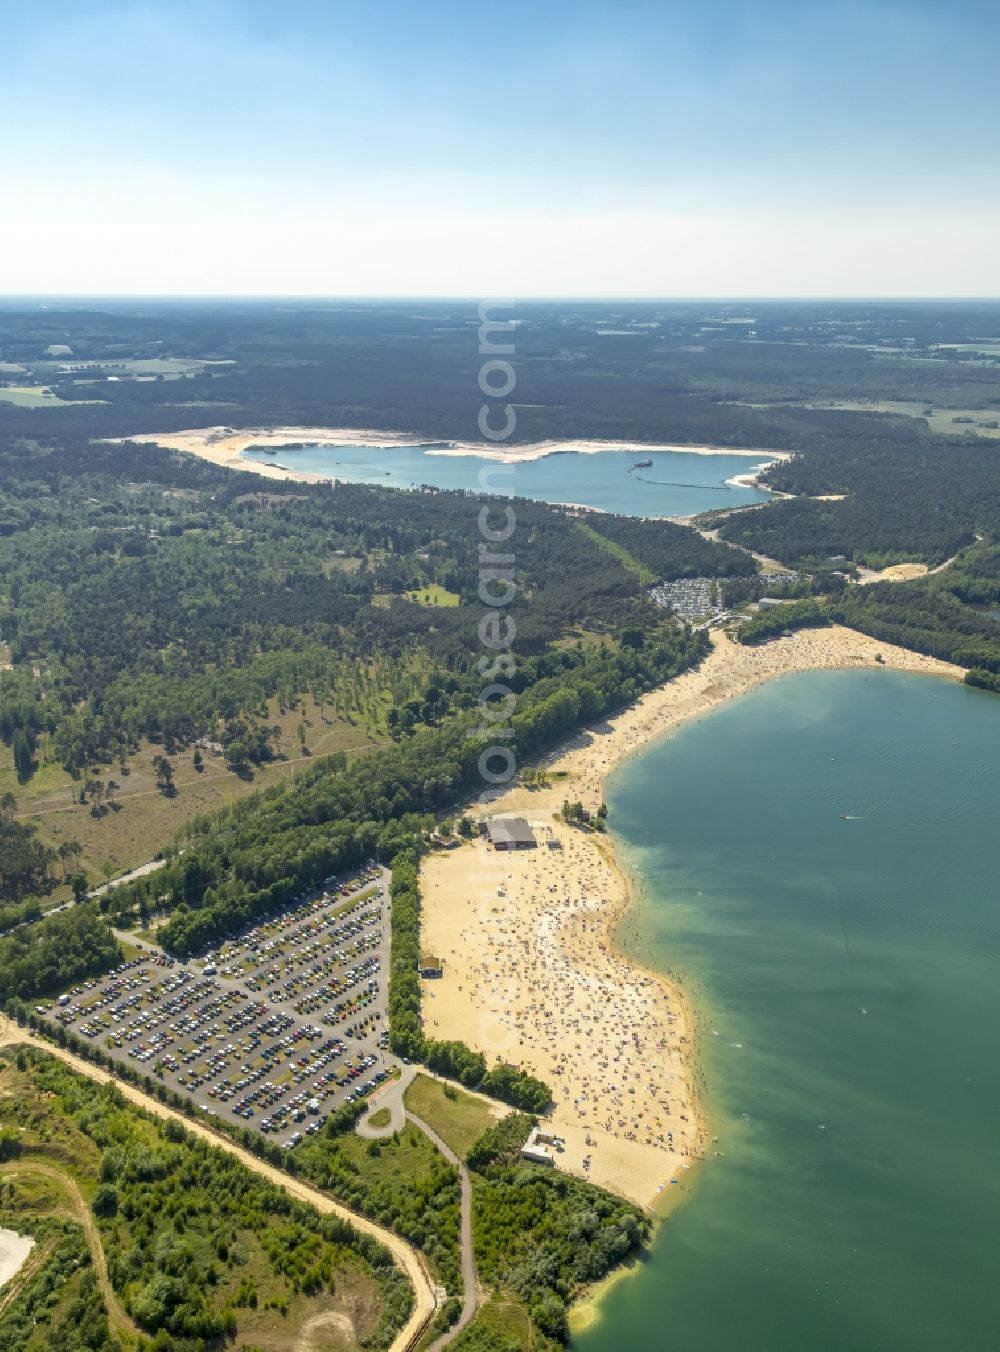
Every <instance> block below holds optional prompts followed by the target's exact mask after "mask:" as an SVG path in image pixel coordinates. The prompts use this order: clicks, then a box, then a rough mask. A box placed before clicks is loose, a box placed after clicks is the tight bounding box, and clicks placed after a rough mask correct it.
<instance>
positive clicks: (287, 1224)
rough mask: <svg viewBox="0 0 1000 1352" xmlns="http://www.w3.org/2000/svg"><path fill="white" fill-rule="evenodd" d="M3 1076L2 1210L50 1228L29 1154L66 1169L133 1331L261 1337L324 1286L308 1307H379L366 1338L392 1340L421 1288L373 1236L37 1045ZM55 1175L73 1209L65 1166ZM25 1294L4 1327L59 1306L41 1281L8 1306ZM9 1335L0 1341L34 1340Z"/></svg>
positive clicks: (51, 1262)
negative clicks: (9, 1166) (11, 1160)
mask: <svg viewBox="0 0 1000 1352" xmlns="http://www.w3.org/2000/svg"><path fill="white" fill-rule="evenodd" d="M0 1077H2V1082H3V1089H4V1100H5V1104H6V1105H7V1106H6V1107H5V1126H6V1127H7V1128H8V1129H9V1130H10V1131H11V1133H12V1137H13V1138H14V1139H13V1152H14V1156H15V1158H16V1159H17V1161H18V1175H17V1176H16V1178H15V1179H13V1180H11V1181H10V1182H7V1183H4V1182H3V1181H2V1180H0V1223H2V1224H5V1225H6V1224H12V1223H13V1224H14V1225H15V1226H16V1228H17V1229H18V1230H20V1231H21V1232H25V1231H27V1232H28V1233H33V1234H37V1236H38V1238H39V1239H42V1238H44V1235H45V1227H46V1225H48V1224H51V1222H49V1221H48V1220H47V1218H46V1216H45V1211H46V1209H47V1207H46V1205H45V1204H44V1203H43V1199H44V1198H45V1197H46V1193H44V1192H43V1193H42V1194H41V1195H39V1193H38V1191H37V1188H35V1189H33V1187H32V1167H33V1165H34V1164H35V1163H36V1162H38V1164H39V1165H41V1166H43V1167H44V1168H47V1169H48V1171H49V1173H48V1176H49V1177H50V1178H51V1176H52V1174H53V1172H55V1173H58V1170H59V1169H63V1170H65V1171H66V1172H67V1176H68V1177H70V1178H71V1179H72V1180H73V1184H75V1185H76V1186H79V1187H80V1188H81V1189H82V1190H83V1191H84V1193H85V1196H86V1198H87V1201H88V1203H89V1206H90V1210H91V1212H92V1214H93V1216H94V1218H95V1220H96V1223H97V1226H98V1230H99V1237H100V1242H101V1246H102V1248H103V1249H104V1251H105V1255H106V1261H107V1271H108V1277H109V1279H110V1283H111V1286H112V1288H113V1290H114V1292H115V1294H116V1296H117V1297H118V1299H119V1301H120V1302H121V1305H122V1307H123V1308H124V1310H125V1311H126V1312H127V1314H128V1315H129V1316H130V1317H131V1319H132V1320H134V1322H135V1323H136V1324H137V1325H138V1326H139V1328H140V1329H141V1330H143V1331H144V1332H145V1333H146V1334H147V1335H148V1336H150V1337H151V1338H153V1337H154V1335H158V1341H155V1342H154V1343H153V1346H157V1347H161V1346H162V1347H168V1346H169V1347H171V1348H176V1349H177V1352H195V1349H197V1348H203V1347H205V1346H207V1345H213V1344H215V1343H216V1342H220V1343H221V1341H222V1340H226V1341H231V1340H234V1339H238V1340H239V1341H240V1342H242V1343H247V1342H255V1341H258V1340H259V1341H260V1342H262V1343H266V1341H267V1338H268V1331H269V1329H270V1331H271V1332H272V1333H277V1332H278V1331H279V1330H280V1329H281V1326H282V1324H283V1323H284V1321H285V1320H286V1319H287V1317H288V1315H289V1312H290V1311H291V1312H292V1317H293V1319H295V1318H298V1319H299V1320H303V1319H304V1318H306V1317H307V1316H308V1311H309V1309H310V1306H309V1301H310V1300H311V1299H312V1298H315V1297H324V1300H323V1302H322V1303H320V1304H317V1305H316V1306H315V1308H316V1309H318V1310H322V1309H325V1308H328V1300H329V1297H331V1296H333V1295H336V1296H337V1297H338V1304H339V1306H340V1308H341V1309H343V1310H345V1311H346V1312H348V1314H349V1315H350V1316H353V1317H355V1318H358V1316H359V1315H361V1312H362V1311H364V1310H365V1307H366V1306H367V1307H368V1309H369V1310H370V1309H371V1308H372V1307H374V1309H375V1312H376V1313H375V1318H374V1319H372V1318H371V1315H370V1314H368V1315H367V1316H366V1317H364V1324H363V1326H362V1327H360V1328H359V1329H358V1341H359V1344H360V1345H361V1346H362V1347H371V1348H379V1347H387V1346H388V1345H389V1344H390V1343H391V1341H392V1339H393V1336H394V1334H395V1333H396V1331H397V1330H398V1329H399V1328H400V1327H401V1325H402V1324H403V1322H404V1321H405V1319H406V1317H407V1315H408V1313H409V1311H410V1309H411V1306H412V1293H411V1291H410V1289H409V1286H408V1283H407V1281H406V1278H405V1277H404V1276H403V1274H402V1273H401V1272H400V1271H399V1270H398V1269H397V1268H396V1267H395V1266H394V1265H393V1263H392V1260H391V1257H390V1255H389V1253H388V1252H387V1251H386V1250H385V1249H383V1248H382V1246H381V1245H380V1244H378V1243H377V1241H374V1240H372V1239H371V1238H369V1237H368V1236H366V1235H361V1234H360V1233H358V1232H357V1231H355V1230H354V1229H352V1227H351V1226H349V1225H347V1224H346V1223H345V1222H343V1221H341V1220H339V1219H338V1218H336V1217H334V1216H330V1215H321V1214H319V1213H318V1212H315V1211H313V1210H312V1209H311V1208H310V1207H308V1206H305V1205H304V1204H302V1203H300V1202H296V1201H293V1200H292V1198H291V1197H289V1195H288V1194H287V1193H286V1192H284V1191H283V1190H282V1189H281V1188H278V1187H276V1186H275V1185H274V1184H272V1183H269V1182H267V1181H266V1180H265V1179H262V1178H260V1177H259V1176H258V1175H256V1174H253V1173H251V1172H250V1171H249V1170H248V1169H247V1168H246V1167H245V1166H244V1165H242V1164H241V1163H240V1162H239V1161H238V1160H237V1159H236V1158H235V1157H234V1156H233V1155H232V1154H229V1153H226V1152H224V1151H222V1150H219V1149H217V1148H215V1147H212V1146H210V1145H208V1144H206V1142H205V1141H204V1140H202V1139H201V1138H199V1137H196V1136H194V1135H192V1134H189V1133H188V1132H186V1131H185V1129H184V1128H183V1127H182V1126H181V1125H180V1124H179V1123H177V1122H171V1121H168V1122H162V1121H161V1120H159V1119H157V1118H152V1117H150V1116H149V1115H147V1114H146V1113H144V1112H141V1111H140V1110H138V1109H137V1108H135V1107H133V1106H132V1105H130V1104H129V1103H127V1102H126V1100H125V1099H124V1098H123V1096H122V1095H121V1093H120V1091H119V1090H118V1089H117V1088H115V1087H114V1086H102V1085H97V1084H95V1083H94V1082H93V1081H91V1080H89V1079H86V1078H85V1077H83V1076H81V1075H78V1074H76V1073H74V1072H73V1071H71V1070H69V1069H68V1068H67V1067H66V1066H64V1065H63V1064H62V1063H61V1062H59V1061H57V1060H55V1058H53V1057H51V1056H48V1055H46V1054H45V1053H43V1052H39V1051H36V1050H34V1049H18V1050H17V1051H16V1052H8V1053H6V1055H5V1057H4V1058H0ZM73 1184H71V1186H72V1185H73ZM49 1187H50V1188H51V1187H54V1188H55V1193H54V1194H52V1196H53V1201H54V1202H55V1204H56V1208H57V1210H62V1212H63V1214H66V1207H65V1199H60V1198H59V1197H58V1193H59V1191H60V1184H59V1183H58V1179H56V1181H55V1182H54V1183H53V1184H50V1185H49ZM60 1200H61V1201H62V1203H63V1204H62V1207H61V1208H59V1206H58V1203H59V1201H60ZM39 1226H40V1227H41V1230H40V1231H39V1230H38V1229H36V1227H39ZM79 1233H80V1231H79V1229H78V1228H77V1227H76V1226H75V1225H69V1226H68V1227H67V1229H66V1235H67V1239H70V1238H72V1237H73V1235H74V1234H76V1235H79ZM84 1247H85V1246H84ZM50 1266H51V1267H53V1268H54V1269H55V1270H56V1271H57V1272H59V1271H62V1270H63V1269H64V1267H65V1263H64V1261H63V1259H62V1257H61V1254H60V1250H59V1249H58V1248H57V1249H56V1251H55V1254H54V1255H53V1256H52V1257H48V1258H46V1259H45V1270H48V1269H49V1267H50ZM43 1288H44V1283H43ZM40 1294H42V1295H43V1296H44V1294H46V1292H45V1291H44V1289H43V1291H42V1292H41V1293H40ZM95 1294H96V1296H97V1299H96V1300H94V1296H95ZM85 1296H87V1297H89V1303H88V1305H87V1309H86V1314H85V1318H86V1319H87V1321H89V1322H93V1324H94V1326H95V1328H99V1327H100V1326H101V1317H102V1314H103V1309H102V1304H101V1301H100V1296H99V1293H95V1292H93V1291H92V1290H91V1288H90V1287H89V1286H88V1285H84V1287H83V1289H82V1290H81V1292H80V1295H79V1296H78V1297H77V1300H78V1303H79V1304H80V1305H81V1307H82V1305H83V1299H84V1297H85ZM19 1306H24V1307H25V1310H26V1313H25V1318H24V1319H22V1318H21V1317H20V1315H19V1314H18V1313H17V1312H15V1313H14V1315H13V1316H8V1315H7V1314H6V1313H5V1316H4V1321H3V1323H4V1329H5V1330H6V1329H8V1327H14V1328H20V1327H22V1324H24V1323H25V1322H27V1320H28V1319H29V1318H33V1319H34V1320H40V1322H41V1323H42V1325H43V1327H44V1326H45V1324H46V1323H47V1321H48V1320H49V1318H50V1316H49V1314H48V1313H47V1302H45V1301H44V1300H43V1302H42V1303H41V1304H39V1303H38V1296H37V1293H36V1292H35V1291H34V1290H29V1291H26V1292H24V1293H22V1294H21V1295H20V1296H19V1298H18V1301H17V1306H16V1307H15V1311H16V1310H17V1307H19ZM79 1313H80V1314H83V1309H82V1308H81V1310H80V1311H79ZM9 1318H11V1319H12V1320H13V1323H12V1325H9V1324H8V1319H9ZM104 1318H105V1327H106V1316H104ZM28 1327H29V1328H30V1327H31V1324H30V1323H28ZM2 1338H3V1335H0V1347H2V1346H7V1345H10V1346H18V1347H22V1346H24V1347H26V1346H29V1345H32V1344H30V1343H28V1342H25V1343H20V1344H6V1343H4V1342H3V1341H2ZM36 1345H38V1346H40V1347H53V1346H66V1347H67V1348H70V1347H81V1346H94V1347H100V1346H101V1344H100V1342H97V1343H91V1344H84V1343H78V1342H73V1343H69V1342H67V1343H65V1344H63V1343H61V1342H57V1341H48V1342H42V1343H39V1344H36Z"/></svg>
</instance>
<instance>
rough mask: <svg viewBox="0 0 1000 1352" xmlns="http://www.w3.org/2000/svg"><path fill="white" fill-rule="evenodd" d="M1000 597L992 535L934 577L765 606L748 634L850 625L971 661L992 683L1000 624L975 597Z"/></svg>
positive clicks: (973, 677)
mask: <svg viewBox="0 0 1000 1352" xmlns="http://www.w3.org/2000/svg"><path fill="white" fill-rule="evenodd" d="M998 596H1000V547H998V546H997V545H994V544H989V543H985V542H984V543H981V544H977V545H974V546H973V547H972V548H971V549H969V550H967V551H966V552H965V553H963V554H962V555H961V557H960V558H959V559H958V561H957V562H956V563H955V564H954V565H953V566H952V567H950V568H948V569H947V570H945V571H944V572H941V573H937V574H935V575H933V576H930V577H921V578H915V579H914V580H913V581H910V582H903V583H892V582H879V583H875V584H873V585H871V586H867V587H848V588H841V589H840V590H839V592H837V593H836V594H834V595H830V596H827V597H814V598H808V599H803V600H799V601H796V602H794V603H793V604H791V605H786V606H780V607H774V608H773V609H770V610H764V611H761V612H760V613H759V614H757V615H755V616H754V617H753V618H752V619H750V620H749V621H748V622H747V623H746V624H744V625H743V626H742V628H741V630H740V638H741V639H742V641H743V642H744V643H754V642H759V641H760V640H762V639H767V638H771V637H773V636H774V635H775V634H780V633H783V632H784V631H785V630H788V629H796V628H801V627H803V626H808V625H817V624H819V625H822V624H833V623H839V624H847V625H850V626H851V628H853V629H860V630H861V632H862V633H865V634H870V635H871V636H872V637H873V638H877V639H882V640H883V641H884V642H886V643H896V644H899V645H900V646H901V647H903V648H911V649H913V650H914V651H915V652H921V653H927V654H928V655H929V656H931V657H939V658H942V659H943V660H945V661H948V662H954V663H956V664H957V665H958V666H962V667H966V668H968V669H969V676H968V677H967V680H968V681H969V683H970V684H972V685H979V686H982V687H984V688H985V689H991V690H992V689H996V688H997V684H998V682H997V677H998V675H1000V623H998V622H997V620H996V618H994V617H993V616H992V615H989V614H986V613H984V612H983V611H981V610H976V609H973V604H978V603H983V604H986V603H989V602H990V601H994V600H996V598H997V597H998Z"/></svg>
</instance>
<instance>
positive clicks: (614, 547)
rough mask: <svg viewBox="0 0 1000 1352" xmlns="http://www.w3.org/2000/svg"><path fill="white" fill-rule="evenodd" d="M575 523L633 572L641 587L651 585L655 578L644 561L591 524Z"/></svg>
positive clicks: (606, 551)
mask: <svg viewBox="0 0 1000 1352" xmlns="http://www.w3.org/2000/svg"><path fill="white" fill-rule="evenodd" d="M576 524H577V526H578V527H579V529H580V530H582V531H583V532H584V534H585V535H589V536H590V538H591V539H592V540H593V541H594V543H595V544H598V545H600V547H601V548H602V549H603V550H604V552H605V553H606V554H610V555H612V557H613V558H616V559H617V560H618V562H619V563H620V564H621V565H622V567H623V568H627V569H628V571H629V572H630V573H634V574H635V576H636V577H637V578H638V579H639V582H640V584H641V585H642V586H643V587H651V586H652V585H653V583H654V582H655V581H656V580H657V576H656V574H655V573H654V572H653V570H652V569H651V568H647V567H646V565H645V564H644V563H640V562H639V560H638V559H637V558H635V557H634V556H633V555H631V554H630V553H629V552H628V550H627V549H625V548H624V546H622V545H620V544H617V543H616V542H615V541H614V540H608V539H607V538H606V537H605V536H603V535H601V534H600V532H599V531H596V530H594V528H593V526H588V525H587V523H586V522H585V521H578V522H577V523H576Z"/></svg>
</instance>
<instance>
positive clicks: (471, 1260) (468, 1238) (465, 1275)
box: [406, 1112, 479, 1352]
mask: <svg viewBox="0 0 1000 1352" xmlns="http://www.w3.org/2000/svg"><path fill="white" fill-rule="evenodd" d="M406 1116H407V1117H408V1118H409V1120H410V1121H411V1122H412V1123H413V1125H414V1126H415V1127H419V1128H420V1130H421V1131H422V1132H423V1133H424V1135H425V1136H426V1137H427V1138H428V1139H429V1140H430V1141H432V1142H433V1143H434V1145H436V1146H437V1148H438V1150H440V1151H441V1154H442V1155H443V1156H444V1157H445V1159H446V1160H447V1161H448V1163H449V1164H451V1165H454V1167H455V1168H456V1169H457V1170H458V1178H459V1183H460V1185H461V1190H462V1211H461V1216H462V1225H461V1235H462V1287H463V1291H464V1294H463V1299H462V1313H461V1314H460V1315H459V1318H458V1323H457V1324H453V1325H452V1327H451V1328H450V1329H449V1330H448V1332H447V1333H442V1334H441V1337H440V1338H435V1340H434V1342H432V1343H431V1345H430V1347H428V1349H427V1352H440V1349H441V1348H442V1347H447V1345H448V1344H449V1343H450V1342H451V1340H452V1339H453V1338H457V1337H458V1335H459V1334H460V1333H461V1332H462V1330H463V1329H464V1328H465V1326H466V1324H468V1323H469V1322H470V1320H471V1319H472V1317H473V1315H475V1313H476V1309H477V1307H478V1305H479V1279H478V1276H477V1273H476V1253H475V1250H474V1248H473V1247H472V1183H471V1182H470V1180H469V1171H468V1169H466V1167H465V1165H464V1163H463V1162H462V1161H461V1160H460V1159H459V1158H458V1156H457V1155H456V1154H455V1152H454V1150H452V1148H451V1146H448V1145H445V1143H444V1141H442V1139H441V1137H440V1136H439V1135H438V1134H437V1132H436V1131H434V1129H433V1128H432V1127H429V1126H428V1125H427V1123H426V1122H424V1121H423V1119H422V1118H419V1117H416V1116H415V1115H414V1114H413V1113H411V1112H408V1113H407V1114H406Z"/></svg>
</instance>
